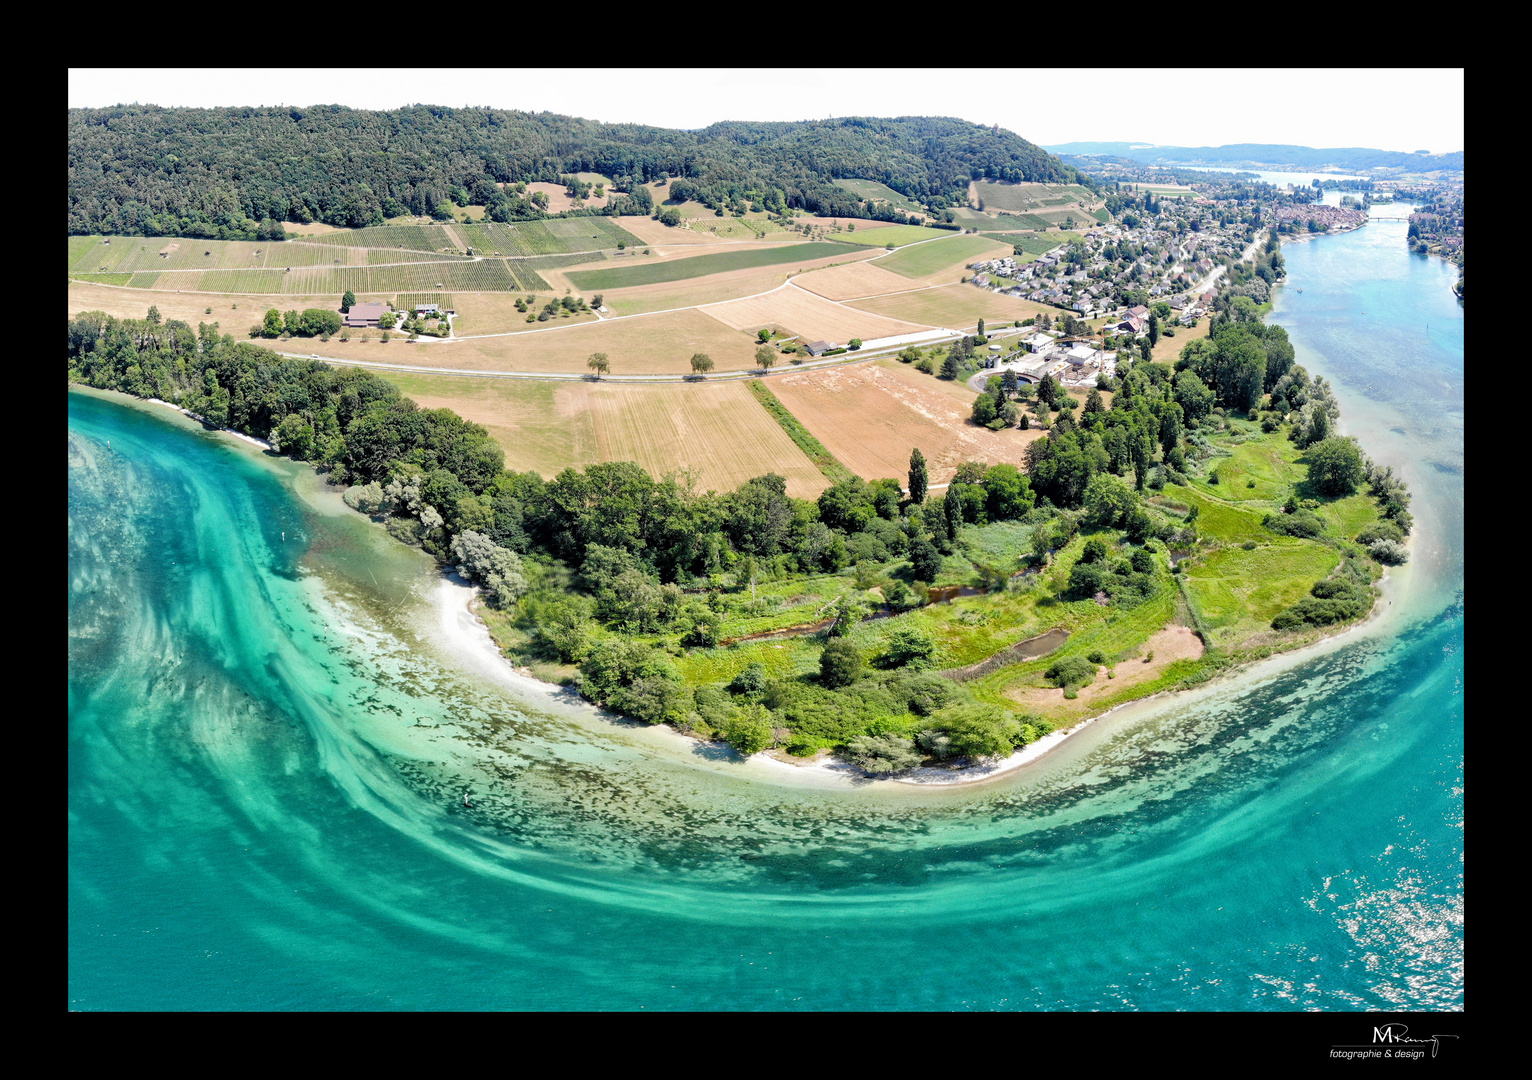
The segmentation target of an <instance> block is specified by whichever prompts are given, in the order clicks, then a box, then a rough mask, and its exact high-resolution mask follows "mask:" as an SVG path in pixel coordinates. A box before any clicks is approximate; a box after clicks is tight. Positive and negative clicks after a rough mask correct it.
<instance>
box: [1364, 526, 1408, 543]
mask: <svg viewBox="0 0 1532 1080" xmlns="http://www.w3.org/2000/svg"><path fill="white" fill-rule="evenodd" d="M1379 540H1392V541H1393V542H1394V543H1396V544H1402V543H1404V530H1403V529H1401V528H1400V527H1399V526H1398V525H1396V524H1394V523H1393V522H1392V521H1377V522H1374V523H1373V524H1371V525H1369V526H1367V528H1365V529H1363V530H1362V531H1361V532H1359V533H1357V534H1356V542H1357V543H1358V544H1361V545H1362V546H1363V547H1371V546H1372V545H1373V544H1374V543H1376V542H1377V541H1379Z"/></svg>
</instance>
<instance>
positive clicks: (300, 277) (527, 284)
mask: <svg viewBox="0 0 1532 1080" xmlns="http://www.w3.org/2000/svg"><path fill="white" fill-rule="evenodd" d="M529 275H530V276H532V277H535V275H533V274H532V272H531V271H524V272H523V273H522V274H518V275H516V276H512V274H511V272H510V270H509V269H508V268H507V264H506V262H505V260H503V259H485V260H483V261H473V260H464V261H460V262H427V263H405V264H400V265H394V266H372V267H368V266H340V267H299V268H297V269H294V270H293V271H292V272H291V273H288V272H286V271H283V270H280V269H276V270H166V271H160V272H152V271H145V272H140V273H135V274H134V275H133V277H132V280H131V281H130V282H129V287H131V288H135V289H155V288H157V289H160V290H163V291H174V292H203V293H250V294H255V293H265V294H270V295H285V294H313V293H321V294H328V293H333V294H334V295H335V296H337V297H338V296H340V295H341V294H342V293H344V292H346V291H347V290H348V289H349V290H350V291H352V292H354V293H358V294H361V293H386V294H389V295H392V294H394V293H397V292H400V291H408V292H427V291H435V290H438V289H443V290H447V289H451V290H457V291H463V292H474V291H481V290H482V291H500V292H503V291H506V290H510V289H522V288H525V289H532V288H535V287H537V285H538V284H539V283H540V284H541V287H542V288H543V289H544V290H545V291H546V290H547V288H548V286H547V283H546V282H542V279H541V278H536V279H535V280H526V279H527V277H528V276H529ZM86 280H90V279H89V278H86Z"/></svg>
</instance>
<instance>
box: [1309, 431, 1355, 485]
mask: <svg viewBox="0 0 1532 1080" xmlns="http://www.w3.org/2000/svg"><path fill="white" fill-rule="evenodd" d="M1307 456H1308V459H1309V482H1310V483H1312V484H1313V485H1314V487H1315V488H1317V489H1318V490H1319V491H1321V492H1323V493H1324V494H1326V495H1350V494H1351V493H1352V492H1353V491H1355V490H1356V489H1357V486H1358V485H1359V484H1360V483H1361V482H1362V477H1363V476H1364V475H1365V474H1366V466H1365V465H1364V464H1363V461H1362V449H1361V447H1359V446H1358V445H1357V443H1356V440H1355V439H1350V438H1339V437H1331V438H1328V439H1325V440H1323V441H1321V442H1317V443H1315V444H1314V445H1313V446H1311V447H1309V448H1308V452H1307Z"/></svg>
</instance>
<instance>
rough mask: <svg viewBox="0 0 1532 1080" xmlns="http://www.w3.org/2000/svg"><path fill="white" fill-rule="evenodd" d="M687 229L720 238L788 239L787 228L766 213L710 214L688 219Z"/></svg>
mask: <svg viewBox="0 0 1532 1080" xmlns="http://www.w3.org/2000/svg"><path fill="white" fill-rule="evenodd" d="M661 228H664V226H661ZM686 229H687V230H688V231H689V232H693V233H697V234H699V235H704V236H707V235H711V236H715V237H717V238H718V239H719V240H765V239H767V238H768V237H773V238H776V239H782V240H785V239H788V233H787V230H786V229H784V228H783V227H782V226H781V225H778V224H777V223H776V222H774V221H772V220H771V219H770V216H769V215H767V214H764V213H760V214H746V215H745V216H744V217H735V216H734V215H733V214H728V215H725V216H724V217H718V216H716V215H711V214H710V215H708V216H706V217H701V218H694V219H692V220H690V221H688V222H687V223H686Z"/></svg>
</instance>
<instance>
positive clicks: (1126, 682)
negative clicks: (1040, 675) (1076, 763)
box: [1005, 626, 1203, 719]
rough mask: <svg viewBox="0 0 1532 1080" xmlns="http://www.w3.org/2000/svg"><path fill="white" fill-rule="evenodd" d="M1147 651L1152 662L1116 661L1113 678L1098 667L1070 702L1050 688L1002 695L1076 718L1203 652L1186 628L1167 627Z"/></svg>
mask: <svg viewBox="0 0 1532 1080" xmlns="http://www.w3.org/2000/svg"><path fill="white" fill-rule="evenodd" d="M1151 652H1153V654H1154V659H1153V660H1151V661H1150V662H1149V663H1147V664H1146V663H1144V661H1143V659H1142V657H1134V658H1130V659H1127V660H1122V661H1119V662H1118V663H1117V665H1116V666H1115V667H1114V668H1113V672H1114V677H1113V678H1110V679H1108V678H1107V677H1106V669H1105V668H1098V669H1097V670H1096V678H1095V681H1094V682H1092V683H1091V684H1090V685H1089V686H1082V687H1080V691H1079V694H1080V696H1079V697H1078V698H1075V699H1074V700H1073V701H1071V700H1068V699H1067V698H1065V697H1064V691H1063V690H1059V689H1055V688H1053V687H1018V688H1016V689H1014V690H1008V691H1006V694H1005V696H1006V697H1008V698H1010V699H1011V700H1012V701H1015V702H1018V703H1019V704H1021V705H1024V706H1026V707H1027V708H1029V709H1036V710H1039V711H1041V712H1042V713H1043V714H1044V715H1045V716H1048V717H1050V718H1060V719H1074V718H1078V717H1081V716H1084V715H1085V714H1086V713H1088V712H1090V711H1091V708H1092V706H1093V704H1094V702H1095V701H1096V699H1098V698H1102V697H1106V696H1107V695H1108V694H1114V693H1116V692H1117V691H1119V690H1121V689H1123V688H1124V687H1127V686H1134V685H1136V684H1138V683H1141V682H1148V681H1149V680H1150V679H1154V678H1158V677H1159V674H1160V672H1162V671H1164V670H1165V668H1167V667H1168V666H1169V665H1171V664H1173V663H1174V662H1175V661H1177V660H1196V659H1197V658H1198V657H1200V656H1201V655H1202V653H1203V646H1202V639H1201V638H1199V637H1198V636H1197V635H1196V634H1195V633H1194V632H1193V631H1192V629H1191V627H1189V626H1167V627H1165V629H1163V630H1161V631H1159V632H1158V633H1156V634H1155V635H1154V636H1153V637H1151V638H1150V639H1149V640H1148V641H1146V642H1145V643H1144V646H1143V649H1142V653H1143V656H1148V655H1149V654H1150V653H1151Z"/></svg>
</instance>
